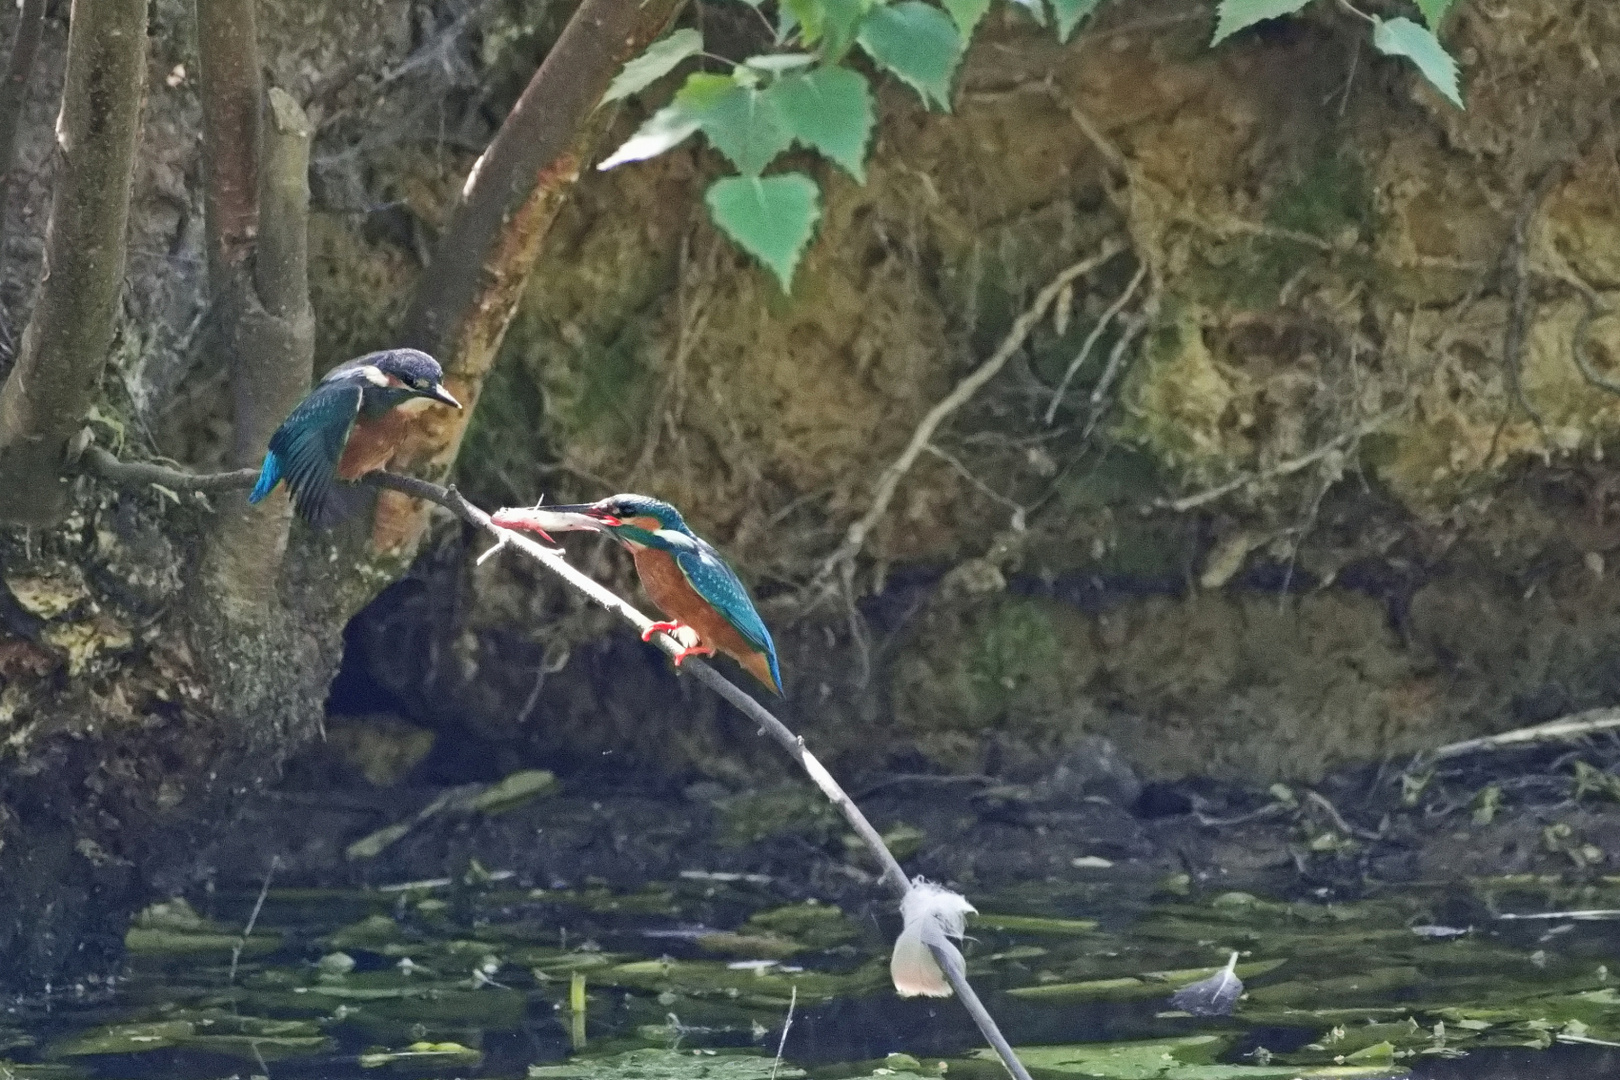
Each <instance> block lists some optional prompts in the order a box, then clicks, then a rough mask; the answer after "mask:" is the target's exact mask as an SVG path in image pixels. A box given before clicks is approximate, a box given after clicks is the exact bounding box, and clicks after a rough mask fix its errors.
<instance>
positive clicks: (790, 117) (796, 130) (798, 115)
mask: <svg viewBox="0 0 1620 1080" xmlns="http://www.w3.org/2000/svg"><path fill="white" fill-rule="evenodd" d="M767 93H768V94H770V95H771V97H773V98H774V99H775V101H776V105H777V109H778V111H779V114H780V116H781V119H782V121H783V123H785V124H786V125H787V129H788V131H790V132H791V133H792V135H793V137H794V138H795V139H797V140H798V141H799V142H800V143H801V144H803V145H804V146H808V147H810V148H812V149H814V150H819V151H821V152H822V153H823V154H825V155H827V156H828V157H829V158H831V159H832V160H833V161H835V162H837V163H838V164H839V165H842V166H843V167H844V170H845V171H846V172H848V173H849V174H850V175H851V176H853V177H854V178H855V179H856V180H858V181H860V182H861V183H865V182H866V145H867V140H868V139H869V138H870V137H871V134H872V124H873V110H872V91H871V89H870V88H868V86H867V85H866V77H865V76H864V75H862V74H861V73H860V72H858V71H854V70H851V69H850V68H846V67H838V66H837V65H829V66H825V67H819V68H817V69H816V70H815V71H811V72H806V73H805V74H803V75H787V76H784V77H783V78H781V79H779V80H777V83H776V85H775V86H773V87H771V88H770V90H768V91H767Z"/></svg>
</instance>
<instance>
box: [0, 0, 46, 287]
mask: <svg viewBox="0 0 1620 1080" xmlns="http://www.w3.org/2000/svg"><path fill="white" fill-rule="evenodd" d="M44 29H45V0H22V3H21V4H20V5H19V6H18V8H17V32H16V33H15V34H13V35H12V37H11V57H10V59H9V60H8V61H7V62H6V75H5V81H4V82H0V265H4V263H5V260H6V212H7V210H8V208H9V205H10V202H11V170H12V168H13V167H14V166H15V165H16V163H17V125H18V124H20V123H21V122H22V111H23V104H24V102H25V101H26V100H27V97H28V80H29V78H30V77H31V76H32V75H33V74H34V58H35V57H36V56H38V55H39V39H40V35H41V33H42V32H43V30H44Z"/></svg>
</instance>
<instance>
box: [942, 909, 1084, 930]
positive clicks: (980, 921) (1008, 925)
mask: <svg viewBox="0 0 1620 1080" xmlns="http://www.w3.org/2000/svg"><path fill="white" fill-rule="evenodd" d="M973 922H974V925H976V926H985V927H989V928H990V929H992V930H1014V931H1018V932H1020V933H1025V934H1089V933H1091V932H1092V931H1093V930H1095V929H1097V920H1096V919H1053V918H1047V917H1046V916H1044V915H997V914H995V913H994V912H985V913H982V914H980V915H979V917H978V918H976V919H974V920H973Z"/></svg>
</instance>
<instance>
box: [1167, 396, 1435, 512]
mask: <svg viewBox="0 0 1620 1080" xmlns="http://www.w3.org/2000/svg"><path fill="white" fill-rule="evenodd" d="M1405 409H1406V403H1404V402H1403V403H1402V404H1400V405H1397V406H1395V407H1394V408H1392V409H1385V410H1384V411H1383V412H1381V413H1379V414H1378V415H1377V416H1375V417H1373V418H1372V419H1371V420H1368V421H1367V422H1366V423H1364V424H1358V425H1357V426H1355V427H1353V428H1351V429H1350V430H1349V431H1346V432H1344V433H1343V434H1341V435H1338V436H1337V437H1335V438H1332V439H1329V440H1328V441H1327V442H1325V443H1323V444H1322V445H1321V446H1318V447H1317V448H1316V449H1315V450H1312V451H1311V452H1310V453H1308V454H1301V455H1300V456H1299V457H1297V458H1290V459H1289V460H1287V461H1284V462H1282V463H1280V464H1278V465H1276V466H1274V467H1272V468H1270V469H1266V470H1265V471H1263V472H1257V473H1249V474H1248V475H1246V476H1240V477H1238V478H1237V479H1235V480H1228V481H1227V482H1226V483H1224V484H1218V485H1216V486H1215V487H1212V488H1209V489H1207V490H1205V491H1200V492H1198V493H1196V494H1193V495H1184V496H1182V497H1181V498H1179V499H1162V500H1160V501H1159V502H1158V504H1157V505H1158V506H1160V507H1162V508H1164V509H1167V510H1174V511H1176V513H1178V514H1179V513H1185V512H1186V511H1188V510H1193V509H1196V508H1198V507H1200V506H1204V505H1207V504H1209V503H1212V502H1214V501H1215V500H1217V499H1221V498H1224V497H1226V496H1227V495H1230V494H1232V492H1234V491H1237V490H1238V489H1240V488H1245V487H1248V486H1249V485H1250V484H1264V483H1268V482H1270V481H1272V480H1280V479H1282V478H1283V477H1285V476H1292V475H1293V474H1294V473H1297V472H1299V471H1300V470H1302V469H1308V468H1310V467H1311V466H1312V465H1315V464H1316V463H1317V462H1318V461H1321V460H1322V459H1323V458H1325V457H1327V456H1328V455H1330V454H1333V453H1335V452H1337V451H1339V450H1341V449H1343V448H1344V447H1346V446H1348V445H1350V444H1351V443H1354V442H1357V441H1359V440H1361V439H1364V438H1366V437H1367V436H1368V435H1371V434H1372V433H1373V432H1375V431H1377V430H1378V429H1379V428H1381V427H1383V426H1384V424H1385V423H1386V422H1387V421H1389V420H1390V419H1392V418H1393V417H1395V416H1396V415H1397V414H1399V413H1401V412H1402V411H1404V410H1405Z"/></svg>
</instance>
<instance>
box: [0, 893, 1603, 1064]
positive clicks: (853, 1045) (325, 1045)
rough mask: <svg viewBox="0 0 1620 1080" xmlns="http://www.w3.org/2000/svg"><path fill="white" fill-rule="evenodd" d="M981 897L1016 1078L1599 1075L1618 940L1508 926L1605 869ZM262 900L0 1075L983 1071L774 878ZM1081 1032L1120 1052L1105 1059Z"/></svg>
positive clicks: (247, 900)
mask: <svg viewBox="0 0 1620 1080" xmlns="http://www.w3.org/2000/svg"><path fill="white" fill-rule="evenodd" d="M1611 894H1612V895H1611ZM975 899H976V900H978V901H979V906H980V908H981V910H982V916H981V918H979V919H978V920H976V921H975V923H974V924H973V928H972V940H970V941H969V942H968V943H967V945H966V952H967V955H968V959H969V965H970V973H971V975H972V977H973V979H974V982H975V983H976V985H978V986H979V987H980V990H981V992H982V993H983V994H984V996H985V999H986V1002H987V1004H988V1005H989V1006H990V1009H991V1011H992V1012H993V1013H994V1014H995V1015H996V1016H997V1017H998V1019H999V1020H1000V1022H1001V1024H1002V1026H1003V1028H1004V1030H1005V1031H1006V1033H1007V1035H1008V1036H1009V1038H1010V1039H1011V1040H1012V1041H1013V1043H1014V1044H1015V1045H1018V1046H1020V1047H1024V1048H1027V1049H1026V1054H1027V1055H1028V1060H1030V1061H1031V1062H1032V1063H1033V1065H1032V1067H1033V1068H1034V1069H1035V1071H1036V1073H1037V1076H1043V1075H1044V1076H1100V1077H1117V1078H1118V1080H1137V1078H1147V1080H1151V1078H1153V1077H1164V1078H1166V1080H1244V1078H1245V1077H1252V1078H1253V1080H1278V1078H1283V1080H1286V1077H1285V1074H1293V1073H1290V1070H1296V1071H1297V1075H1301V1076H1312V1075H1358V1076H1375V1075H1386V1076H1392V1075H1406V1076H1410V1077H1413V1078H1432V1080H1464V1078H1466V1080H1485V1078H1501V1080H1510V1078H1511V1080H1541V1078H1554V1077H1557V1078H1569V1080H1586V1078H1592V1080H1597V1078H1607V1077H1616V1076H1620V1048H1617V1047H1616V1046H1615V1045H1614V1044H1620V922H1614V921H1609V920H1607V919H1603V918H1598V919H1575V918H1555V919H1545V920H1542V919H1503V918H1501V917H1500V916H1501V915H1503V914H1526V913H1536V912H1546V911H1549V910H1560V909H1561V908H1562V906H1563V905H1570V904H1571V903H1572V902H1578V906H1579V907H1581V908H1584V909H1608V908H1609V907H1610V905H1611V904H1612V905H1613V906H1615V907H1620V879H1616V880H1615V881H1612V882H1603V883H1599V884H1598V885H1595V886H1589V887H1587V888H1586V890H1585V891H1584V892H1582V893H1580V894H1579V895H1578V896H1577V895H1571V894H1570V893H1568V892H1567V891H1560V890H1559V889H1558V888H1557V887H1555V886H1553V885H1549V884H1545V883H1538V882H1534V881H1528V880H1525V881H1500V882H1487V883H1481V884H1480V885H1479V886H1477V887H1476V888H1473V889H1464V890H1458V889H1449V890H1445V891H1433V892H1424V891H1422V890H1416V891H1409V892H1406V893H1402V894H1396V895H1388V896H1373V897H1370V898H1367V899H1364V900H1361V901H1358V902H1356V903H1350V904H1334V905H1328V904H1313V903H1297V902H1296V903H1281V902H1276V901H1269V900H1266V899H1264V898H1257V897H1252V896H1249V895H1247V894H1241V893H1229V894H1223V895H1206V896H1183V895H1175V894H1174V893H1173V892H1171V893H1166V892H1156V891H1154V890H1153V889H1151V888H1148V887H1144V888H1142V889H1141V890H1140V891H1139V893H1138V894H1134V895H1133V894H1130V893H1129V892H1128V891H1125V890H1121V889H1119V888H1117V887H1105V886H1101V885H1099V886H1090V887H1088V886H1078V885H1069V886H1063V887H1054V886H1035V887H1031V888H1030V889H1028V890H1025V891H1021V892H1017V893H1006V894H1003V895H991V896H986V897H982V898H981V897H976V898H975ZM258 900H259V897H258V896H257V895H228V896H217V897H213V898H210V899H206V900H203V901H200V902H199V905H198V906H199V908H200V909H201V910H199V911H193V910H192V909H190V908H189V907H186V906H184V905H168V906H165V907H162V908H160V909H156V910H154V911H151V912H148V913H147V914H146V915H145V916H143V917H142V918H141V919H140V920H138V921H137V925H136V926H135V927H133V928H132V930H131V937H130V946H131V954H130V961H129V965H128V970H127V972H126V973H125V974H124V975H123V976H122V977H120V978H119V979H117V980H116V981H115V982H114V983H113V984H112V985H110V986H106V985H85V986H75V987H67V988H61V987H57V988H52V991H51V993H50V994H49V996H48V997H41V998H38V999H31V1000H27V1001H20V1002H14V1003H12V1004H11V1005H10V1006H9V1007H8V1008H7V1010H6V1015H5V1017H4V1020H3V1022H0V1058H3V1059H4V1060H5V1062H6V1064H4V1065H0V1080H5V1078H6V1077H7V1075H8V1074H10V1075H11V1076H15V1077H52V1078H57V1077H60V1078H62V1080H71V1078H73V1077H81V1076H82V1077H106V1078H124V1077H128V1078H132V1080H133V1078H142V1080H144V1078H148V1077H158V1076H161V1077H166V1078H174V1080H194V1078H195V1080H204V1078H213V1077H228V1076H243V1077H246V1076H268V1077H272V1078H283V1077H285V1078H296V1077H322V1078H351V1077H379V1076H393V1075H408V1076H414V1077H424V1078H437V1077H445V1078H448V1077H459V1076H467V1077H472V1076H477V1077H522V1076H524V1075H525V1073H526V1071H527V1070H528V1069H529V1068H530V1067H531V1066H536V1065H540V1066H545V1065H547V1064H556V1063H561V1062H566V1061H570V1060H573V1061H592V1060H597V1059H609V1058H613V1055H617V1054H621V1053H624V1052H627V1051H632V1050H638V1049H642V1050H646V1049H655V1048H663V1049H666V1050H667V1049H675V1050H677V1051H679V1052H680V1054H681V1055H688V1056H687V1057H681V1056H678V1055H675V1056H671V1057H670V1058H669V1061H670V1062H673V1063H674V1064H670V1065H668V1066H667V1068H666V1067H665V1066H660V1067H658V1068H655V1069H654V1070H653V1071H652V1072H650V1073H649V1072H647V1071H645V1062H644V1061H640V1059H616V1058H613V1060H614V1061H624V1062H630V1061H632V1060H635V1061H640V1064H639V1066H638V1067H640V1068H642V1071H636V1069H635V1068H631V1067H630V1066H629V1065H626V1066H625V1068H624V1069H623V1070H621V1071H618V1072H615V1071H613V1069H614V1068H617V1066H614V1067H613V1068H609V1069H608V1071H607V1072H603V1073H598V1074H592V1075H602V1076H617V1075H623V1076H626V1077H630V1076H643V1075H670V1076H672V1077H676V1076H677V1075H685V1074H684V1073H680V1074H677V1073H674V1072H669V1071H667V1070H672V1069H675V1068H676V1066H677V1065H681V1063H682V1062H685V1061H688V1060H697V1061H716V1060H722V1059H721V1058H712V1059H711V1058H704V1057H702V1056H701V1055H699V1056H697V1057H695V1058H693V1057H690V1055H691V1052H692V1051H703V1050H721V1051H725V1050H735V1051H750V1052H755V1053H766V1054H774V1053H775V1050H776V1048H777V1046H778V1044H779V1042H780V1041H781V1039H782V1027H783V1021H784V1018H785V1017H786V1016H787V1015H788V1014H789V1011H790V1009H791V1013H792V1023H791V1026H790V1027H789V1030H788V1034H787V1038H786V1040H785V1044H784V1047H783V1049H784V1058H785V1060H786V1062H788V1063H790V1064H793V1065H797V1066H799V1067H802V1068H806V1069H810V1070H812V1072H813V1075H814V1076H815V1077H817V1078H818V1080H837V1078H839V1077H856V1076H860V1077H865V1076H870V1075H873V1073H874V1070H878V1075H899V1076H903V1075H905V1074H906V1073H907V1071H908V1070H910V1069H911V1068H912V1067H913V1066H912V1065H908V1064H907V1062H906V1059H891V1060H890V1061H889V1062H887V1063H886V1062H885V1061H884V1059H885V1058H886V1056H887V1055H890V1054H905V1055H910V1057H911V1058H915V1059H917V1061H916V1062H915V1063H914V1067H915V1069H916V1071H917V1074H918V1075H924V1076H938V1075H940V1072H939V1069H940V1062H941V1060H944V1061H945V1062H946V1066H947V1069H948V1075H951V1076H967V1077H980V1076H986V1077H989V1076H996V1075H998V1074H999V1069H998V1068H997V1066H995V1065H994V1063H992V1062H987V1061H983V1060H981V1059H978V1058H976V1057H974V1054H975V1051H976V1050H977V1049H978V1048H979V1047H980V1046H981V1045H982V1041H981V1039H980V1037H979V1035H978V1033H977V1032H976V1031H975V1030H974V1029H973V1028H972V1026H971V1024H970V1023H969V1022H968V1020H967V1017H966V1014H965V1013H964V1011H963V1010H962V1009H961V1007H960V1005H959V1004H957V1003H956V1002H954V1001H951V1000H943V1001H939V1000H909V1001H908V1000H901V999H900V998H898V997H896V996H895V995H894V993H893V992H892V990H891V989H890V988H889V986H888V983H887V970H886V963H887V946H888V941H889V940H890V939H889V937H888V935H890V934H892V933H893V932H894V931H895V929H896V928H895V926H894V925H893V920H892V918H891V917H890V916H889V913H887V912H886V911H882V910H881V909H880V910H877V911H873V912H864V913H850V914H846V913H843V912H840V911H839V910H838V909H836V908H832V907H828V906H819V905H808V904H797V905H794V904H783V903H782V901H781V899H780V897H778V896H777V895H775V893H774V892H773V889H772V886H771V885H770V884H769V883H768V882H749V881H746V880H741V881H717V880H713V879H712V878H702V877H697V878H694V879H689V880H680V881H676V882H671V883H667V884H662V885H655V886H649V887H647V888H645V889H643V890H642V891H640V892H637V893H634V894H614V893H611V892H609V891H607V890H605V889H585V890H574V891H556V890H532V891H531V890H519V889H512V888H507V887H503V883H502V882H500V881H483V882H479V883H473V884H471V885H468V884H465V883H449V882H436V883H421V884H418V885H416V886H415V887H409V888H395V889H382V890H374V891H347V892H337V891H330V892H323V891H298V890H286V891H271V892H270V893H269V894H268V895H267V896H266V897H265V898H264V902H263V904H262V908H261V909H260V910H259V912H258V915H257V919H256V921H255V924H254V933H253V935H252V937H251V938H247V939H243V938H242V937H241V936H240V935H241V928H242V927H243V926H244V925H245V924H246V923H247V921H248V919H249V917H250V915H251V914H252V912H253V909H254V907H255V904H256V902H257V901H258ZM238 948H240V954H239V955H238V956H237V962H236V965H235V970H234V972H233V970H232V956H233V952H236V951H237V950H238ZM1232 950H1236V951H1239V952H1240V953H1241V954H1242V955H1241V957H1240V961H1239V962H1240V965H1241V966H1240V967H1239V969H1238V971H1239V973H1240V974H1241V975H1243V976H1244V978H1245V984H1246V987H1247V995H1246V997H1245V998H1244V999H1243V1000H1242V1002H1241V1003H1240V1005H1239V1008H1238V1010H1237V1013H1236V1015H1235V1016H1232V1017H1229V1018H1216V1019H1198V1018H1194V1017H1190V1016H1186V1015H1178V1014H1173V1013H1169V1012H1168V1005H1167V999H1168V997H1169V994H1170V993H1171V992H1172V991H1173V989H1174V988H1175V987H1176V986H1178V985H1182V984H1184V983H1186V982H1189V981H1193V980H1195V979H1197V978H1200V977H1203V976H1204V975H1207V974H1208V973H1209V972H1210V971H1211V970H1213V969H1214V968H1216V967H1218V966H1219V965H1220V964H1221V963H1222V962H1223V961H1224V960H1225V958H1226V957H1227V956H1228V955H1229V953H1230V951H1232ZM1611 971H1612V972H1613V974H1611ZM581 978H582V979H583V990H584V992H585V995H586V998H585V1010H584V1015H583V1025H582V1026H583V1034H584V1036H585V1042H584V1044H583V1046H582V1047H577V1048H576V1046H575V1043H576V1040H577V1038H578V1036H579V1035H580V1034H581V1024H580V1023H579V1022H578V1019H577V1018H576V1016H575V1014H574V1011H573V1008H572V1007H571V996H572V994H573V993H574V989H575V986H576V983H577V981H578V979H581ZM1141 1043H1152V1045H1151V1046H1149V1047H1146V1048H1144V1047H1140V1046H1136V1045H1135V1044H1141ZM1098 1044H1131V1045H1125V1046H1123V1047H1122V1048H1116V1049H1117V1054H1116V1056H1115V1058H1109V1059H1106V1060H1104V1059H1101V1058H1097V1057H1096V1056H1095V1055H1096V1052H1097V1051H1098ZM1161 1044H1162V1045H1161ZM1088 1054H1089V1055H1091V1056H1089V1057H1088V1056H1087V1055H1088ZM681 1067H683V1068H684V1066H681ZM886 1068H888V1069H894V1070H898V1071H894V1072H890V1073H883V1072H882V1071H881V1070H883V1069H886ZM1323 1069H1337V1070H1340V1071H1339V1072H1337V1073H1323V1072H1321V1070H1323ZM1345 1069H1358V1070H1360V1071H1357V1072H1354V1073H1350V1074H1347V1073H1345V1072H1344V1071H1343V1070H1345ZM1312 1070H1317V1071H1315V1072H1312ZM545 1075H550V1074H545ZM582 1075H583V1074H582Z"/></svg>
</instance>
